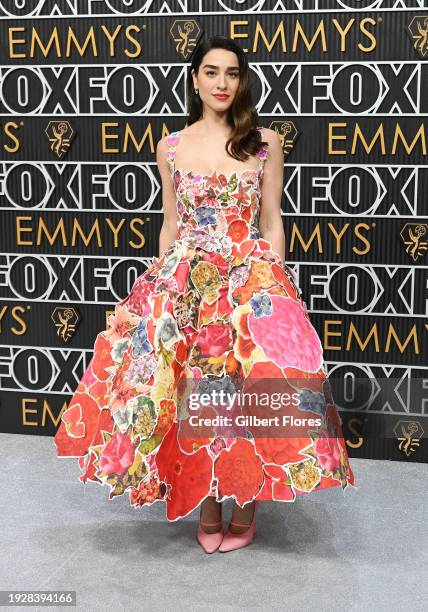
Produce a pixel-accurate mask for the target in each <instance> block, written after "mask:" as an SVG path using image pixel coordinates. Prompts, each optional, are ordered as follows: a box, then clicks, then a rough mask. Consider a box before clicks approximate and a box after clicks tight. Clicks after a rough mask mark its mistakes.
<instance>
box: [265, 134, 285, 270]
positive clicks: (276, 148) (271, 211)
mask: <svg viewBox="0 0 428 612" xmlns="http://www.w3.org/2000/svg"><path fill="white" fill-rule="evenodd" d="M263 135H264V140H266V141H267V142H268V143H269V146H268V147H267V150H268V155H267V158H266V160H265V162H264V172H263V184H262V199H261V208H260V218H259V228H260V235H261V237H262V238H264V239H265V240H268V241H269V242H270V243H271V245H272V249H273V251H275V253H277V254H278V255H279V256H280V257H281V262H282V265H284V263H285V233H284V225H283V223H282V217H281V198H282V193H283V188H284V153H283V150H282V145H281V141H280V139H279V136H278V134H277V133H276V132H275V130H270V129H267V128H263Z"/></svg>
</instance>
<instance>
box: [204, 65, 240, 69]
mask: <svg viewBox="0 0 428 612" xmlns="http://www.w3.org/2000/svg"><path fill="white" fill-rule="evenodd" d="M202 67H203V68H218V66H214V64H204V66H202ZM228 70H239V66H229V67H228Z"/></svg>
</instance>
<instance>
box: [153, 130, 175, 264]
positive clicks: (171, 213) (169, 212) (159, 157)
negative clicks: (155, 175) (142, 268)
mask: <svg viewBox="0 0 428 612" xmlns="http://www.w3.org/2000/svg"><path fill="white" fill-rule="evenodd" d="M167 152H168V143H167V142H166V137H164V138H162V139H161V140H159V142H158V144H157V146H156V163H157V166H158V170H159V174H160V176H161V179H162V211H163V223H162V228H161V231H160V234H159V257H161V255H162V254H163V252H164V251H166V250H167V249H168V247H169V246H170V244H171V243H172V242H173V241H174V240H175V239H176V238H177V237H178V226H177V222H178V220H179V219H178V214H177V204H176V194H175V189H174V183H173V180H172V176H171V172H170V169H169V166H168V161H167Z"/></svg>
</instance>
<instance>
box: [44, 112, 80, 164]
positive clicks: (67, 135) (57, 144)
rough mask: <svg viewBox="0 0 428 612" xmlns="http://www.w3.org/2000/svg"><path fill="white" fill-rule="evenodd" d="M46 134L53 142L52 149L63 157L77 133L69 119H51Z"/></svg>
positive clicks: (59, 156)
mask: <svg viewBox="0 0 428 612" xmlns="http://www.w3.org/2000/svg"><path fill="white" fill-rule="evenodd" d="M45 134H46V136H47V137H48V138H49V142H50V143H51V149H52V151H53V152H54V153H56V154H57V156H58V158H59V159H62V158H63V157H64V155H65V154H66V153H67V151H68V149H69V148H70V143H71V141H72V139H73V137H74V135H75V130H73V128H72V127H71V124H70V122H69V121H65V120H62V121H49V123H48V125H47V127H46V129H45Z"/></svg>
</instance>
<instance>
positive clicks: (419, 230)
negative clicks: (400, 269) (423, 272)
mask: <svg viewBox="0 0 428 612" xmlns="http://www.w3.org/2000/svg"><path fill="white" fill-rule="evenodd" d="M427 230H428V225H427V224H426V223H406V225H405V226H404V227H403V229H402V230H401V232H400V236H401V239H402V241H403V242H404V244H405V245H406V253H408V254H409V255H410V256H411V258H412V259H413V261H416V260H417V259H418V257H419V256H422V255H425V253H426V250H427V241H426V240H422V238H423V237H424V236H425V235H426V233H427Z"/></svg>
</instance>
